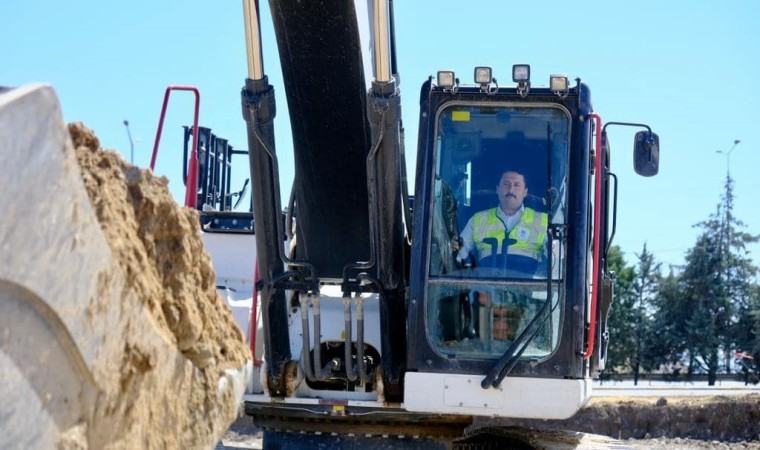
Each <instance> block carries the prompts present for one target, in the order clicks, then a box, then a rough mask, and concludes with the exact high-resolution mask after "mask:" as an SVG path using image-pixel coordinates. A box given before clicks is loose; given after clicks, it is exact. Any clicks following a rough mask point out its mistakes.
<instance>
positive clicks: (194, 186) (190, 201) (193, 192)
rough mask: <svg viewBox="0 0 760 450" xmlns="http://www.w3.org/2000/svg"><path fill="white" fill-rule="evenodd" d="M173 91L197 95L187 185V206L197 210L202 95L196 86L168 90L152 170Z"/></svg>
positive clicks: (157, 134)
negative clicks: (199, 118)
mask: <svg viewBox="0 0 760 450" xmlns="http://www.w3.org/2000/svg"><path fill="white" fill-rule="evenodd" d="M171 91H192V92H193V94H195V111H194V114H193V148H192V150H191V151H190V167H189V168H188V173H187V181H186V183H185V206H187V207H189V208H195V207H196V206H197V203H198V154H197V151H196V150H197V149H198V112H199V111H200V103H201V94H200V91H198V88H196V87H195V86H184V85H172V86H168V87H167V88H166V92H165V93H164V104H163V106H161V118H160V119H159V120H158V130H157V131H156V142H155V143H154V144H153V155H152V156H151V158H150V170H154V169H155V167H156V155H158V143H159V142H160V141H161V131H162V130H163V129H164V118H165V117H166V106H167V104H168V103H169V94H170V93H171Z"/></svg>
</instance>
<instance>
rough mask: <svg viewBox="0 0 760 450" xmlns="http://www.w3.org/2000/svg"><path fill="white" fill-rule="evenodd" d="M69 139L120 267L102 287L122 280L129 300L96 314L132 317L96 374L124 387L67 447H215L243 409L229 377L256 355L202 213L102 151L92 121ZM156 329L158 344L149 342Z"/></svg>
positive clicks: (94, 307)
mask: <svg viewBox="0 0 760 450" xmlns="http://www.w3.org/2000/svg"><path fill="white" fill-rule="evenodd" d="M69 133H70V135H71V139H72V141H73V143H74V147H75V153H76V158H77V161H78V163H79V168H80V170H81V176H82V179H83V181H84V185H85V187H86V190H87V192H88V195H89V197H90V202H91V205H92V208H93V210H94V212H95V214H96V215H97V220H98V222H99V224H100V228H101V230H102V232H103V234H104V235H105V238H106V241H107V243H108V246H109V247H110V250H111V254H112V259H113V260H114V261H115V264H114V265H115V267H114V268H113V270H111V271H107V272H104V273H100V274H99V275H98V277H99V279H98V283H99V286H101V287H102V290H103V291H107V290H108V289H109V288H111V287H112V286H113V285H114V281H113V280H114V279H116V278H119V279H120V282H119V283H117V284H118V285H119V286H120V290H121V292H120V297H121V299H122V302H121V304H120V305H110V304H105V303H104V302H102V301H99V300H98V299H92V300H91V303H90V305H89V306H88V316H90V317H96V316H97V315H98V313H99V311H100V310H101V309H105V308H120V310H121V311H122V312H123V314H122V316H121V317H123V318H124V319H123V321H122V322H120V323H117V324H115V325H114V326H115V327H118V328H119V329H118V330H115V331H116V332H115V333H114V334H116V335H117V336H119V335H121V338H122V339H123V345H120V348H121V349H122V352H121V354H110V355H107V357H103V358H101V362H102V364H101V365H100V366H99V369H98V373H95V374H93V375H94V376H95V377H96V379H97V377H98V375H102V376H103V377H106V378H109V377H110V378H109V379H112V380H113V381H114V382H113V383H109V382H103V383H100V384H99V386H98V391H97V392H96V393H95V401H94V409H93V411H90V412H89V413H90V415H89V417H85V420H84V422H85V424H86V426H84V427H83V428H82V431H80V432H78V433H74V434H78V435H80V436H78V437H77V436H75V438H74V439H71V440H70V441H69V442H68V444H67V445H71V444H74V445H73V446H75V447H76V446H82V447H89V448H144V449H148V448H204V447H205V448H208V447H209V446H210V445H213V443H214V442H215V440H216V439H218V438H219V437H220V436H221V435H222V434H223V433H224V430H225V429H226V428H227V426H228V425H229V423H231V422H232V420H234V418H235V415H236V412H237V411H236V408H235V406H236V399H234V398H232V396H233V395H234V394H233V392H232V389H231V388H230V387H229V386H226V388H225V385H227V384H228V383H231V381H230V379H229V378H227V377H226V376H225V371H227V370H239V369H240V368H242V367H243V366H244V365H245V363H246V361H247V360H249V359H250V358H251V356H250V352H249V350H248V348H247V347H246V345H245V342H244V339H243V337H242V334H241V332H240V330H239V328H238V327H237V326H236V325H235V323H234V320H233V318H232V316H231V314H230V313H229V310H228V309H227V307H226V305H225V304H224V301H223V300H222V299H221V297H219V295H218V293H217V291H216V288H215V277H214V273H213V270H212V268H211V262H210V257H209V256H208V254H207V253H206V252H205V250H204V248H203V243H202V241H201V237H200V231H199V226H198V216H197V213H196V212H195V211H193V210H189V209H186V208H181V207H179V206H178V205H177V204H176V203H175V201H174V200H173V198H172V197H171V195H170V193H169V191H168V188H167V184H168V182H167V180H166V178H163V177H156V176H154V175H153V174H152V173H151V172H150V171H148V170H143V169H139V168H137V167H134V166H132V165H130V164H128V163H126V162H125V161H124V160H123V159H122V158H121V157H120V156H119V154H117V153H116V152H114V151H110V150H103V149H101V148H100V144H99V141H98V139H97V137H96V136H95V135H94V134H93V133H92V132H91V131H90V130H88V129H87V128H86V127H85V126H84V125H82V124H78V123H77V124H71V125H69ZM145 312H147V314H146V313H145ZM85 320H87V318H85ZM146 324H147V325H150V326H148V327H146ZM145 330H147V333H146V331H145ZM122 331H123V333H122ZM151 333H155V334H156V335H157V336H158V338H153V339H151V338H149V337H148V338H146V336H145V335H146V334H151ZM157 341H163V342H157ZM167 343H168V344H170V345H168V346H167V345H166V344H167ZM83 437H86V439H83ZM83 443H84V445H80V444H83Z"/></svg>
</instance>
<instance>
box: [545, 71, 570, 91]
mask: <svg viewBox="0 0 760 450" xmlns="http://www.w3.org/2000/svg"><path fill="white" fill-rule="evenodd" d="M549 88H550V89H551V90H552V92H554V93H555V94H557V95H559V96H564V95H566V94H567V92H568V90H569V89H570V84H569V83H568V81H567V75H551V76H549Z"/></svg>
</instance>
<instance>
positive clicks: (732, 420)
mask: <svg viewBox="0 0 760 450" xmlns="http://www.w3.org/2000/svg"><path fill="white" fill-rule="evenodd" d="M478 423H479V424H481V421H479V422H478ZM482 424H483V425H495V424H499V425H514V426H525V427H531V428H539V429H564V430H575V431H581V432H586V433H594V434H601V435H605V436H610V437H613V438H616V439H654V438H661V437H666V438H688V439H696V440H701V441H721V442H740V441H757V440H759V439H760V395H758V394H750V395H746V396H740V397H724V396H709V397H706V396H701V397H671V398H669V399H666V398H663V397H660V398H648V397H642V398H632V397H629V398H614V397H597V398H593V399H592V400H591V401H590V402H589V404H588V405H586V406H585V407H583V408H582V409H581V410H580V411H579V412H578V413H577V414H576V415H575V416H573V417H572V418H571V419H568V420H559V421H548V420H519V421H518V420H496V419H484V420H483V421H482Z"/></svg>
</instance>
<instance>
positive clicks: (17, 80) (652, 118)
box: [0, 0, 760, 266]
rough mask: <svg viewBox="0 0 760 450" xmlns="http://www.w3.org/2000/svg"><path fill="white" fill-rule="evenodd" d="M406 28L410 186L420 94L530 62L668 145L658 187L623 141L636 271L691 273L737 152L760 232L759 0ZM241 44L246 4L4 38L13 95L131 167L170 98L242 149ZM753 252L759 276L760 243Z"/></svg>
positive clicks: (409, 19)
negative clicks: (35, 86) (701, 229)
mask: <svg viewBox="0 0 760 450" xmlns="http://www.w3.org/2000/svg"><path fill="white" fill-rule="evenodd" d="M395 12H396V19H397V25H396V37H397V52H398V58H399V70H400V74H401V86H400V87H401V91H402V108H403V114H404V116H403V118H404V124H405V126H406V136H407V138H406V148H407V153H408V157H407V167H408V172H409V174H410V177H412V178H413V177H414V164H415V152H414V149H415V147H416V136H417V125H416V122H417V113H418V106H417V101H418V95H419V86H420V84H421V83H422V82H423V81H424V80H425V79H426V78H427V77H428V76H429V75H432V74H434V73H435V72H436V71H437V70H438V69H442V68H450V69H454V70H455V71H457V72H458V73H459V74H462V75H461V78H462V80H463V82H464V81H465V80H468V79H469V77H470V76H471V75H470V74H471V73H472V68H473V67H475V66H478V65H489V66H492V67H493V68H494V76H495V77H496V78H497V79H498V80H502V83H503V84H506V83H508V82H511V78H510V77H511V74H510V70H511V66H512V64H515V63H528V64H531V74H532V78H533V80H534V84H545V83H546V82H548V77H549V75H550V74H553V73H565V74H567V75H568V76H569V77H570V78H578V77H579V78H581V79H582V80H583V81H584V82H586V83H587V84H588V85H589V86H590V87H591V91H592V99H593V104H594V108H595V110H596V111H597V112H598V113H599V114H601V116H602V118H603V120H605V121H632V122H645V123H648V124H649V125H651V126H652V127H653V129H654V130H655V131H656V132H657V133H658V134H659V135H660V143H661V149H662V155H661V167H660V174H659V175H658V176H657V177H655V178H641V177H638V176H637V175H635V174H634V173H633V170H632V157H631V154H632V142H633V134H634V132H635V130H633V129H625V128H612V129H610V139H611V144H612V154H613V162H612V168H613V171H614V172H615V173H616V174H617V175H618V176H619V179H620V190H619V206H618V231H617V234H616V238H615V241H616V243H617V244H619V245H620V246H621V247H622V248H623V250H624V252H626V254H627V256H629V257H633V254H634V253H638V252H640V250H641V248H642V246H643V245H644V243H647V246H648V248H649V250H651V251H652V252H654V253H655V255H656V257H657V259H658V260H659V261H661V262H663V264H664V265H665V266H667V265H669V264H681V263H683V259H684V255H685V252H686V250H687V249H688V248H690V247H691V246H692V245H693V244H694V242H695V240H696V236H697V233H698V230H697V229H695V228H694V227H693V225H694V224H696V223H698V222H700V221H702V220H705V219H706V218H707V217H708V216H709V214H711V213H713V212H714V211H715V209H716V205H717V203H718V202H719V200H720V196H721V194H722V192H723V186H724V182H725V176H726V163H727V158H726V156H725V155H724V154H718V153H716V150H722V151H727V150H729V149H730V148H731V146H732V144H733V142H734V140H736V139H738V140H740V141H741V143H740V144H739V145H737V146H736V148H734V150H733V152H732V153H731V156H730V170H731V176H732V177H733V178H734V180H735V190H734V194H735V200H734V205H735V208H734V215H735V216H736V217H738V218H739V219H741V220H742V221H744V223H745V224H746V226H747V227H746V231H749V232H751V233H760V208H758V207H757V206H756V205H755V203H756V200H755V198H754V197H755V196H756V195H757V193H758V192H760V176H758V167H760V131H759V128H760V112H759V111H760V110H759V109H758V107H757V105H760V83H758V82H757V79H756V78H757V77H758V76H760V58H759V57H758V55H760V28H758V27H757V18H758V17H760V3H759V2H756V1H753V0H728V1H725V2H719V3H718V2H709V1H703V0H694V1H689V2H686V1H679V2H662V1H654V0H643V1H637V2H610V1H602V0H592V1H587V2H581V3H568V2H554V1H549V2H542V3H523V2H520V3H517V2H511V1H505V0H493V1H483V2H473V3H469V2H461V1H447V0H441V1H436V2H428V1H422V0H396V2H395ZM268 14H269V11H268V8H267V7H266V2H264V4H263V5H262V17H263V41H264V42H263V45H264V55H265V65H264V68H265V71H266V72H267V74H268V75H269V77H270V80H271V82H272V84H274V85H275V89H276V90H277V95H278V99H277V101H278V119H277V128H276V140H277V145H278V153H279V155H280V170H281V178H282V181H283V182H282V191H283V195H287V192H289V188H290V183H291V180H292V176H293V175H292V173H293V170H292V150H291V147H292V145H291V140H290V137H289V134H288V133H289V129H288V126H289V124H288V116H287V110H286V101H285V98H284V92H283V89H282V83H281V75H280V72H279V66H278V63H277V53H276V44H275V41H274V36H273V32H272V27H271V25H270V21H269V16H268ZM243 33H244V31H243V17H242V2H203V1H199V0H185V1H182V2H180V1H173V0H167V1H162V2H139V1H138V2H102V1H92V0H79V1H77V0H74V1H71V2H53V1H49V0H40V1H37V2H30V1H25V0H10V1H7V2H5V4H4V5H3V26H2V27H0V55H2V58H0V84H4V85H22V84H27V83H30V82H48V83H50V84H52V85H53V86H54V87H55V88H56V90H57V92H58V95H59V97H60V100H61V104H62V109H63V113H64V119H65V120H66V121H69V122H70V121H82V122H84V123H85V124H86V125H87V126H89V127H90V128H92V129H93V130H94V131H95V132H96V134H97V135H98V136H99V138H100V140H101V143H102V145H103V146H104V147H107V148H115V149H118V150H119V151H121V152H122V154H124V155H125V157H126V158H127V159H130V144H129V140H128V137H127V133H126V130H125V127H124V125H123V121H124V120H125V119H126V120H129V123H130V130H131V133H132V136H133V138H134V140H135V147H134V163H135V164H137V165H140V166H147V165H148V164H149V161H150V154H151V151H152V148H153V140H154V138H155V132H156V128H157V123H158V117H159V113H160V108H161V101H162V99H163V94H164V89H165V88H166V86H167V85H169V84H190V85H194V86H197V87H198V88H199V89H200V91H201V114H200V116H201V117H200V122H201V124H203V125H205V126H208V127H210V128H212V129H213V130H214V132H215V133H216V134H217V135H219V136H221V137H224V138H227V139H229V140H230V142H231V143H232V144H233V145H234V146H236V147H238V148H245V147H246V145H247V143H246V136H245V124H244V122H243V120H242V118H241V113H240V97H239V92H240V87H241V86H242V84H243V80H244V78H245V76H246V61H245V42H244V34H243ZM543 80H546V81H543ZM172 95H173V98H172V102H171V104H170V106H169V111H168V115H167V119H166V120H167V122H166V125H165V132H164V136H163V137H162V141H161V142H162V145H161V149H160V153H159V156H158V165H157V168H156V171H157V172H158V173H160V174H164V175H166V176H167V177H169V179H170V187H171V188H172V191H173V192H174V193H175V194H176V195H178V196H181V194H180V193H181V192H182V186H181V183H182V181H181V178H180V176H179V173H180V172H179V170H180V169H179V168H180V166H181V158H182V156H181V149H182V142H181V134H180V130H181V128H180V127H181V125H185V124H190V123H191V120H192V102H191V96H190V95H189V94H188V93H176V94H172ZM244 175H245V174H241V176H244ZM241 184H242V182H241ZM180 198H181V197H180ZM751 252H752V254H751V256H752V257H753V259H754V261H755V262H756V263H758V264H760V245H755V246H753V247H752V248H751Z"/></svg>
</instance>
